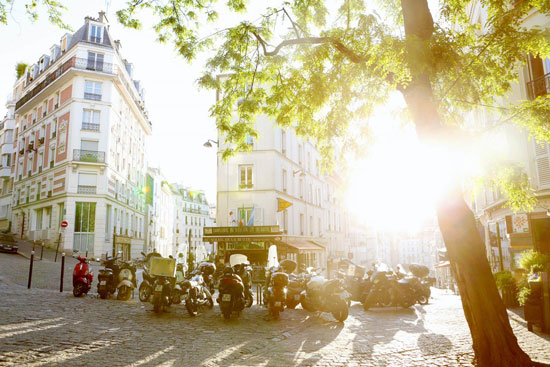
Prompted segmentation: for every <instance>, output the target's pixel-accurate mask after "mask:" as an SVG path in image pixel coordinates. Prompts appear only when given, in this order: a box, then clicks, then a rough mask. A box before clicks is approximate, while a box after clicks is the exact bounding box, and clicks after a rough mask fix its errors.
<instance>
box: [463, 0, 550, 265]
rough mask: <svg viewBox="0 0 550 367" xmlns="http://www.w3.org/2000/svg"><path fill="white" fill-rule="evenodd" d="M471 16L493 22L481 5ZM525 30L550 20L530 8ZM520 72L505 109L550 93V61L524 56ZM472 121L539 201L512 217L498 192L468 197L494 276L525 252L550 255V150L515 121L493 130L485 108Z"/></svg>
mask: <svg viewBox="0 0 550 367" xmlns="http://www.w3.org/2000/svg"><path fill="white" fill-rule="evenodd" d="M469 16H470V19H471V21H472V22H474V23H478V24H480V25H481V26H482V27H483V26H484V25H485V24H486V22H488V19H489V18H488V15H487V13H486V11H485V10H484V9H483V7H482V5H481V3H480V2H479V1H473V2H472V3H471V4H470V12H469ZM523 26H524V27H525V28H527V29H529V28H533V27H548V26H550V17H548V16H546V15H544V14H541V13H540V12H539V11H538V9H537V7H532V8H531V10H530V11H529V13H528V14H527V16H526V17H525V18H524V19H523ZM518 68H519V69H518V72H519V79H518V82H517V83H515V84H514V85H512V91H511V93H509V95H508V96H506V97H505V98H503V99H502V100H501V101H500V103H501V105H502V106H503V107H507V106H510V105H514V104H518V103H520V102H521V101H526V100H533V99H535V98H537V97H539V96H547V95H548V94H550V58H540V57H537V56H535V55H526V56H525V63H524V64H523V65H518ZM471 120H472V121H475V126H476V127H478V128H482V129H484V130H485V131H487V132H486V133H485V135H484V138H485V139H486V142H487V146H493V147H500V148H501V149H500V150H499V153H500V155H501V157H502V159H503V160H504V161H507V162H511V163H512V164H513V165H515V166H517V167H519V168H520V169H521V171H522V173H524V174H525V175H526V176H527V177H528V179H529V183H530V185H531V187H532V189H533V190H534V194H535V196H536V197H537V204H536V207H535V208H534V210H532V211H531V212H525V211H519V212H514V211H512V210H511V209H509V208H507V207H505V206H504V204H505V203H506V198H505V196H504V195H503V193H502V192H500V190H499V189H498V188H494V187H489V186H487V187H485V188H483V189H481V190H477V191H476V192H475V195H470V201H471V204H472V205H471V206H472V209H473V210H474V212H475V214H476V217H477V218H478V221H479V229H480V232H481V234H482V238H484V239H485V243H486V248H487V255H488V258H489V261H490V263H491V266H492V268H493V271H499V270H501V267H502V269H504V270H514V269H516V268H517V267H518V259H519V257H520V256H521V253H522V252H523V251H525V250H529V249H536V250H538V251H541V252H543V253H546V254H550V211H549V209H550V145H549V144H548V142H539V141H536V140H535V139H533V138H530V137H529V133H528V132H527V131H525V130H523V129H520V128H518V127H517V125H515V124H514V123H513V122H512V121H510V122H508V123H504V124H502V123H499V124H498V126H493V124H494V122H495V121H499V116H498V115H495V114H494V113H492V111H490V110H487V109H483V108H480V109H479V110H477V111H475V112H474V113H473V114H472V116H471ZM489 127H490V128H489ZM495 163H498V162H495ZM471 198H473V199H471ZM501 264H502V265H501Z"/></svg>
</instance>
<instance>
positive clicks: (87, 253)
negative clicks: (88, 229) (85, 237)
mask: <svg viewBox="0 0 550 367" xmlns="http://www.w3.org/2000/svg"><path fill="white" fill-rule="evenodd" d="M87 258H88V250H86V259H87Z"/></svg>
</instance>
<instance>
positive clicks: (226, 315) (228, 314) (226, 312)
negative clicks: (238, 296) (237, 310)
mask: <svg viewBox="0 0 550 367" xmlns="http://www.w3.org/2000/svg"><path fill="white" fill-rule="evenodd" d="M222 314H223V318H224V319H225V320H229V319H230V318H231V310H229V309H227V310H222Z"/></svg>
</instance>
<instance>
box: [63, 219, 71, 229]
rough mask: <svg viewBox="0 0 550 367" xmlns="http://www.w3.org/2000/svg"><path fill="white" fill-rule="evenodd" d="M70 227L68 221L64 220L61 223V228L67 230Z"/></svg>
mask: <svg viewBox="0 0 550 367" xmlns="http://www.w3.org/2000/svg"><path fill="white" fill-rule="evenodd" d="M68 225H69V222H67V221H66V220H64V221H63V222H61V227H63V228H65V227H67V226H68Z"/></svg>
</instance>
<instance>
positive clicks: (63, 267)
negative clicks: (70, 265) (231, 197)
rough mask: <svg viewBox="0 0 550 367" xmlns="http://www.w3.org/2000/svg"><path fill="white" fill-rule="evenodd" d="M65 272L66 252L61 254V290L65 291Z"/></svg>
mask: <svg viewBox="0 0 550 367" xmlns="http://www.w3.org/2000/svg"><path fill="white" fill-rule="evenodd" d="M64 273H65V253H64V252H63V253H62V254H61V281H60V284H59V291H60V292H63V275H64Z"/></svg>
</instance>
